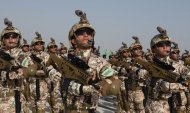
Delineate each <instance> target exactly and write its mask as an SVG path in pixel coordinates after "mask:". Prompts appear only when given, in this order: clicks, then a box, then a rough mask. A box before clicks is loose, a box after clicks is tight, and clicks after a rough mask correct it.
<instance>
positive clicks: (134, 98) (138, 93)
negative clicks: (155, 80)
mask: <svg viewBox="0 0 190 113" xmlns="http://www.w3.org/2000/svg"><path fill="white" fill-rule="evenodd" d="M132 38H133V39H134V40H135V42H134V43H132V44H131V45H130V52H131V58H132V59H133V58H141V59H142V58H143V57H142V45H141V43H140V41H139V38H138V37H136V36H133V37H132ZM141 68H142V67H141V65H139V64H133V63H132V62H131V69H130V70H129V73H128V79H127V85H126V88H127V95H128V102H129V111H128V112H137V113H144V112H145V109H144V104H143V101H144V99H145V97H144V93H143V91H142V87H144V85H145V80H146V78H145V77H144V75H143V74H142V73H143V71H145V70H143V69H141ZM140 72H141V73H140Z"/></svg>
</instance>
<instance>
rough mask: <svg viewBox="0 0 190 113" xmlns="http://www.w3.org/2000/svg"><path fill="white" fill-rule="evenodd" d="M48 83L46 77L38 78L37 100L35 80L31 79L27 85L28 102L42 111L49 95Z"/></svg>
mask: <svg viewBox="0 0 190 113" xmlns="http://www.w3.org/2000/svg"><path fill="white" fill-rule="evenodd" d="M48 85H49V82H48V80H46V79H40V80H39V89H40V92H39V94H40V97H38V98H39V99H38V100H37V94H36V90H37V87H36V80H32V82H30V85H29V86H30V104H31V106H32V108H33V109H37V110H39V111H43V110H44V109H45V108H46V103H47V102H48V101H47V99H48V97H49V91H48ZM33 112H34V111H33Z"/></svg>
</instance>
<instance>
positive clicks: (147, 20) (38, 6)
mask: <svg viewBox="0 0 190 113" xmlns="http://www.w3.org/2000/svg"><path fill="white" fill-rule="evenodd" d="M77 9H81V10H82V11H84V12H86V14H87V18H88V20H89V21H90V23H91V24H92V25H93V26H94V28H95V29H96V35H95V45H96V46H98V45H100V46H101V50H105V49H110V50H113V51H116V50H117V49H118V48H119V47H120V46H121V42H125V43H127V44H128V46H130V44H131V43H132V42H134V40H133V39H132V38H131V37H132V36H137V37H139V39H140V42H141V43H142V45H143V47H144V50H146V49H147V48H149V46H150V40H151V38H152V37H153V36H154V35H156V34H158V31H157V30H156V27H157V26H161V27H163V28H165V29H166V30H167V33H168V35H169V36H170V37H171V38H172V40H174V41H176V42H177V43H179V47H180V49H181V50H182V52H184V49H187V50H190V48H189V47H190V46H189V43H190V39H189V38H190V0H2V1H1V3H0V15H1V16H0V29H1V30H2V29H3V28H4V27H5V25H4V22H3V21H4V18H5V17H7V18H9V19H10V20H11V21H12V22H13V26H15V27H17V28H19V29H20V30H21V32H22V36H23V37H24V38H25V39H27V40H28V42H31V40H32V39H33V38H34V37H35V36H36V35H35V32H36V31H38V32H40V33H41V35H42V37H43V38H44V40H45V41H46V44H47V43H49V41H50V37H53V38H55V40H56V42H57V44H59V42H63V43H64V44H65V45H67V46H69V42H68V32H69V30H70V28H71V26H72V25H73V24H75V23H77V22H78V21H79V17H77V16H76V15H75V13H74V12H75V10H77Z"/></svg>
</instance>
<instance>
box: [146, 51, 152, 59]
mask: <svg viewBox="0 0 190 113" xmlns="http://www.w3.org/2000/svg"><path fill="white" fill-rule="evenodd" d="M152 56H153V53H152V51H151V50H150V49H147V52H146V53H145V59H146V60H148V61H152Z"/></svg>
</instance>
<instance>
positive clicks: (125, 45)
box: [118, 42, 129, 52]
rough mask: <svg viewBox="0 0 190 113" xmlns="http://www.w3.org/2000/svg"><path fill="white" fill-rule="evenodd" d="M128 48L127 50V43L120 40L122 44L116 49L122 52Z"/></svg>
mask: <svg viewBox="0 0 190 113" xmlns="http://www.w3.org/2000/svg"><path fill="white" fill-rule="evenodd" d="M128 50H129V47H128V46H127V44H126V43H124V42H122V46H121V47H120V49H119V50H118V51H119V52H123V51H128Z"/></svg>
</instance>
